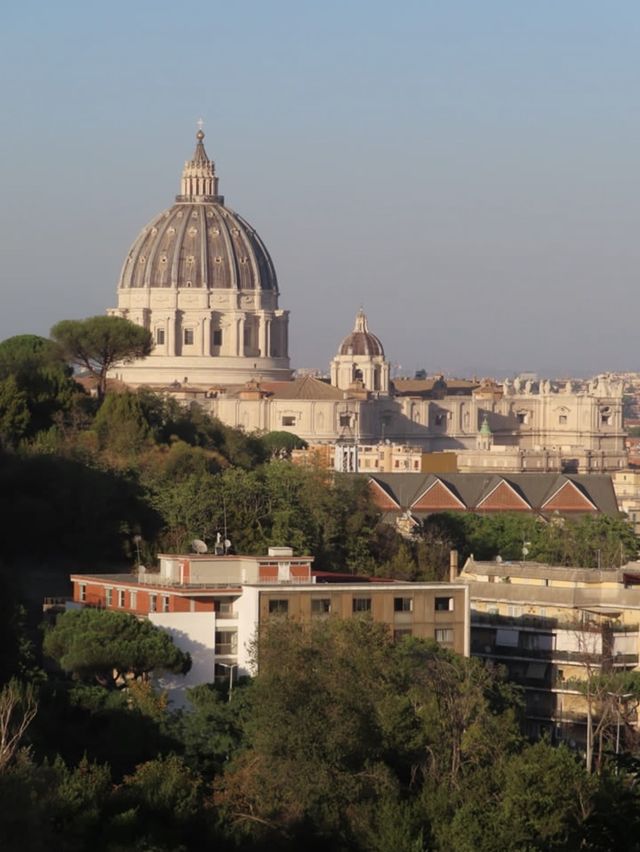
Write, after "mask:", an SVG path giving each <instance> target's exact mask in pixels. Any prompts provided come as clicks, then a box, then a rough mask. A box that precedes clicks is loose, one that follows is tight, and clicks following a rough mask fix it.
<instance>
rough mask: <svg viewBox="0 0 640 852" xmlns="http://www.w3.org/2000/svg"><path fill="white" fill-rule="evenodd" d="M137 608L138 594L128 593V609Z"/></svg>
mask: <svg viewBox="0 0 640 852" xmlns="http://www.w3.org/2000/svg"><path fill="white" fill-rule="evenodd" d="M137 606H138V593H137V592H129V607H130V608H131V609H135V608H136V607H137Z"/></svg>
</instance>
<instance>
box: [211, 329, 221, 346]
mask: <svg viewBox="0 0 640 852" xmlns="http://www.w3.org/2000/svg"><path fill="white" fill-rule="evenodd" d="M213 345H214V346H222V329H221V328H216V329H215V330H214V332H213Z"/></svg>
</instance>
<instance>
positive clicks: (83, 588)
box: [80, 583, 87, 603]
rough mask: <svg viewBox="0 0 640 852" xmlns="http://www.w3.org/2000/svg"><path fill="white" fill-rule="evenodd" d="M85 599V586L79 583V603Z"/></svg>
mask: <svg viewBox="0 0 640 852" xmlns="http://www.w3.org/2000/svg"><path fill="white" fill-rule="evenodd" d="M86 599H87V584H86V583H80V601H81V602H82V603H84V601H86Z"/></svg>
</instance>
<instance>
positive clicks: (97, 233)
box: [0, 0, 640, 378]
mask: <svg viewBox="0 0 640 852" xmlns="http://www.w3.org/2000/svg"><path fill="white" fill-rule="evenodd" d="M639 35H640V7H638V6H637V4H635V3H632V2H620V3H617V4H616V5H615V7H605V6H604V5H603V4H600V3H596V2H590V0H583V1H582V2H579V3H578V2H577V0H568V2H565V3H563V4H552V3H550V2H541V3H537V4H535V5H532V4H507V3H504V2H498V1H497V0H488V2H485V3H483V4H477V3H473V2H471V0H460V2H457V3H454V4H438V3H434V2H417V0H416V2H413V0H409V2H405V3H402V4H400V5H399V6H398V7H397V8H394V9H393V10H392V9H391V8H390V7H389V6H388V4H383V3H380V2H376V0H373V2H367V3H365V2H363V0H357V2H349V3H347V4H339V3H337V2H334V0H328V2H326V3H324V4H322V5H320V6H316V5H315V4H308V5H307V4H300V3H299V2H297V3H294V2H293V0H286V2H285V0H282V2H280V0H276V2H272V3H257V2H254V3H251V2H249V3H247V4H243V6H242V7H241V8H240V7H238V8H233V7H229V6H223V5H220V6H218V5H217V4H211V3H205V2H201V0H194V3H193V4H192V5H191V7H190V10H189V13H188V14H187V13H185V12H184V11H182V10H180V9H178V8H177V7H175V6H169V5H165V4H158V3H153V4H152V3H149V2H148V0H141V2H139V3H136V4H133V5H132V4H128V3H127V4H125V3H124V2H122V0H115V2H113V3H111V4H109V5H108V6H102V7H94V8H91V7H90V6H89V5H87V4H81V3H77V2H68V0H62V2H61V3H60V4H56V5H55V6H51V5H49V4H46V3H44V2H42V0H33V2H26V3H25V4H22V5H20V6H17V5H14V6H12V7H10V8H8V9H7V10H6V11H5V14H4V16H3V31H2V33H0V73H1V76H2V79H3V80H4V81H5V85H4V87H3V99H2V101H3V109H4V118H5V128H4V133H3V135H2V137H0V183H1V185H2V188H3V198H2V203H1V204H0V232H1V234H2V238H1V248H2V253H1V255H0V260H1V264H0V276H1V277H0V292H1V293H2V311H1V312H0V339H4V338H6V337H9V336H11V335H13V334H19V333H36V334H47V333H48V331H49V329H50V327H51V326H52V325H53V324H54V323H55V322H56V321H57V320H60V319H63V318H67V317H82V316H90V315H93V314H100V313H104V312H105V311H106V309H107V308H108V307H112V306H113V305H114V304H115V290H116V284H117V280H118V276H119V272H120V267H121V265H122V263H123V261H124V259H125V257H126V254H127V251H128V249H129V246H130V244H131V242H132V241H133V240H134V238H135V237H136V235H137V234H138V232H139V231H140V229H141V228H142V226H143V225H144V224H145V223H146V222H147V221H148V220H149V219H151V218H152V216H154V215H155V214H156V213H158V212H159V211H160V210H162V209H163V208H165V207H168V206H170V205H171V203H172V202H173V198H174V196H175V194H176V193H177V192H178V189H179V177H180V172H181V169H182V165H183V162H184V160H185V159H187V158H188V157H189V156H190V155H191V153H192V150H193V138H194V134H195V130H196V122H197V120H198V119H199V118H200V117H202V118H203V119H204V129H205V132H206V134H207V137H206V145H207V150H208V152H209V154H210V156H211V157H212V158H214V159H215V160H216V166H217V171H218V174H219V176H220V191H221V193H222V194H223V195H224V196H225V198H226V203H227V204H228V206H229V207H231V208H232V209H234V210H236V211H237V212H238V213H240V215H241V216H243V217H245V218H246V219H247V220H248V221H249V222H250V223H251V224H252V225H253V226H255V228H256V229H257V231H258V233H259V234H260V235H261V237H262V238H263V239H264V241H265V243H266V245H267V247H268V249H269V251H270V253H271V255H272V257H273V260H274V263H275V266H276V269H277V272H278V277H279V282H280V289H281V306H282V307H284V308H286V309H289V310H290V311H291V324H290V328H291V346H290V350H291V360H292V365H293V366H294V367H300V368H318V369H322V370H328V367H329V362H330V360H331V358H332V357H333V355H334V354H335V352H336V349H337V347H338V345H339V343H340V341H341V340H342V338H343V337H344V336H345V335H347V334H348V333H349V331H350V330H351V328H352V326H353V320H354V316H355V313H356V311H357V310H358V308H359V307H360V306H361V305H362V306H363V307H364V309H365V311H366V313H367V316H368V318H369V324H370V327H371V329H372V331H374V332H375V334H376V335H377V336H378V337H379V338H380V339H381V340H382V342H383V344H384V346H385V351H386V355H387V357H388V359H389V361H390V362H391V363H392V364H394V365H402V369H401V370H398V369H396V372H400V373H402V374H403V375H412V374H413V373H414V372H415V371H416V370H417V369H425V370H427V371H428V372H429V373H438V372H442V373H444V374H445V375H452V376H455V375H457V376H463V375H466V376H470V375H477V376H484V375H493V376H496V377H498V378H500V377H503V376H506V375H513V374H515V373H519V372H521V371H533V372H537V373H538V374H540V375H541V376H568V375H574V376H586V375H590V374H593V373H596V372H604V371H627V370H629V371H630V370H634V369H640V357H639V356H638V355H637V353H636V349H637V346H636V326H637V317H638V316H639V315H640V288H639V287H638V283H637V270H638V268H639V266H640V263H639V261H640V241H639V240H638V237H637V232H638V223H639V222H640V193H639V192H638V183H639V170H638V155H637V148H638V144H637V143H638V136H639V130H640V118H639V116H638V111H637V109H636V100H637V90H638V82H639V77H640V73H639V72H640V59H639V57H638V53H637V43H638V36H639Z"/></svg>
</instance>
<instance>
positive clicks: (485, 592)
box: [460, 558, 640, 744]
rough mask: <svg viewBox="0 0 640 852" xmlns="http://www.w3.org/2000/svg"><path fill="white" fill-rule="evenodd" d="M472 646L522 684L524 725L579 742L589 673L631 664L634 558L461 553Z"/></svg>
mask: <svg viewBox="0 0 640 852" xmlns="http://www.w3.org/2000/svg"><path fill="white" fill-rule="evenodd" d="M460 580H462V582H464V583H466V584H467V585H468V587H469V591H470V596H471V653H472V655H473V656H478V657H481V658H482V659H485V660H491V661H493V662H496V663H499V664H501V665H504V666H506V668H507V670H508V672H509V676H510V677H511V679H512V680H514V681H515V682H516V683H518V684H520V686H522V687H523V689H524V696H525V702H526V704H525V714H526V730H527V733H528V734H529V735H531V736H532V737H537V736H539V735H540V734H541V733H544V732H548V733H550V734H551V735H552V736H553V737H554V738H555V739H556V740H567V741H569V742H573V743H575V744H582V743H584V741H585V737H586V720H587V708H586V701H585V698H584V695H583V693H582V692H581V690H580V689H579V688H578V685H579V682H580V681H584V680H585V679H586V678H587V677H588V676H589V675H590V674H597V673H600V672H607V671H625V670H633V669H637V668H638V660H639V656H638V655H639V650H640V632H639V623H640V565H639V564H638V563H632V564H630V565H626V566H624V567H623V568H621V569H619V570H607V571H598V570H592V569H584V568H566V567H563V566H560V567H558V566H550V565H541V564H538V563H533V562H500V561H495V562H476V561H474V559H473V558H470V559H469V560H467V562H466V564H465V566H464V568H463V570H462V572H461V574H460Z"/></svg>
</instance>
